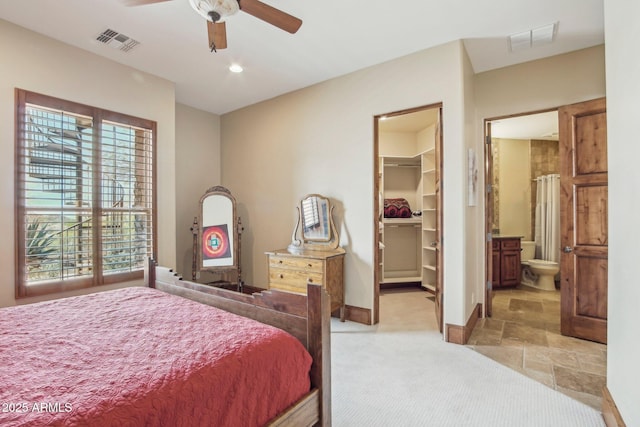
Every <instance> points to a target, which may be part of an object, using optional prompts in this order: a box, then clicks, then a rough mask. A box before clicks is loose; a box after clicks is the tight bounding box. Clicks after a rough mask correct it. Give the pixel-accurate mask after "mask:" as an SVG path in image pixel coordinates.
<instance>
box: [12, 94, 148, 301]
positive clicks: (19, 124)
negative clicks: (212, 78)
mask: <svg viewBox="0 0 640 427" xmlns="http://www.w3.org/2000/svg"><path fill="white" fill-rule="evenodd" d="M27 104H33V105H37V106H42V107H44V108H50V109H55V110H62V111H66V112H69V113H72V114H78V115H84V116H89V117H92V118H93V135H94V140H93V146H94V147H95V146H96V145H97V144H99V143H100V135H101V128H102V123H103V121H108V122H115V123H117V124H122V125H125V126H134V127H139V128H143V129H146V130H149V131H150V132H151V138H150V142H149V144H150V145H151V159H150V160H151V182H150V184H151V186H152V189H151V222H152V224H151V234H152V236H151V242H152V243H151V246H152V247H151V253H152V254H156V253H157V252H158V250H157V249H158V220H157V210H158V209H157V199H158V198H157V123H156V122H155V121H152V120H148V119H142V118H138V117H133V116H130V115H127V114H123V113H118V112H114V111H109V110H105V109H101V108H98V107H92V106H89V105H85V104H80V103H76V102H73V101H67V100H63V99H59V98H55V97H52V96H48V95H43V94H39V93H35V92H30V91H27V90H23V89H19V88H16V89H15V122H14V139H15V141H14V169H15V175H14V184H15V191H14V197H15V201H14V207H15V296H16V299H18V298H25V297H32V296H39V295H48V294H53V293H58V292H64V291H70V290H76V289H86V288H94V287H98V286H103V285H109V284H114V283H123V282H127V281H132V280H139V279H142V278H143V276H144V270H143V268H140V269H139V270H135V271H130V272H120V273H115V274H114V273H110V274H107V275H105V274H103V270H102V266H101V263H100V262H99V261H100V259H101V249H100V247H101V244H102V242H103V231H104V230H103V231H100V232H99V233H98V234H99V238H98V239H96V241H93V242H92V246H93V248H94V249H95V250H93V251H92V252H93V260H94V262H93V265H94V267H95V268H93V270H92V274H91V276H82V277H73V278H66V279H65V278H62V279H60V280H51V281H46V282H45V281H43V282H41V283H38V284H29V283H27V274H26V269H27V264H26V247H25V246H26V244H25V242H26V233H27V231H26V229H25V227H24V224H25V216H26V215H27V214H28V209H27V207H26V192H25V191H26V188H25V183H26V181H27V180H26V176H25V174H26V173H27V170H26V161H24V159H23V155H24V149H25V143H24V141H23V138H24V135H25V126H24V124H23V118H24V117H25V114H26V105H27ZM98 151H99V150H98ZM91 194H92V195H94V196H95V195H96V189H95V186H94V189H93V190H92V191H91ZM92 197H93V196H92ZM99 205H100V203H93V204H92V206H91V212H92V218H99V217H100V214H101V213H102V211H103V208H102V207H101V206H99ZM97 222H98V224H100V220H98V221H97ZM98 226H99V225H98ZM92 227H96V224H95V223H94V224H93V225H92Z"/></svg>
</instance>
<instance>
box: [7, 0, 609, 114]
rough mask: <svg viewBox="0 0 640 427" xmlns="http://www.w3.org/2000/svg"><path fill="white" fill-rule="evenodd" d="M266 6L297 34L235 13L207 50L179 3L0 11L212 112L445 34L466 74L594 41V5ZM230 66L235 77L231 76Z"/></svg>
mask: <svg viewBox="0 0 640 427" xmlns="http://www.w3.org/2000/svg"><path fill="white" fill-rule="evenodd" d="M264 2H265V3H267V4H269V5H271V6H273V7H276V8H278V9H281V10H283V11H285V12H287V13H289V14H291V15H294V16H296V17H298V18H300V19H302V21H303V24H302V27H301V28H300V30H299V31H298V32H297V33H296V34H293V35H292V34H289V33H286V32H284V31H282V30H279V29H277V28H275V27H273V26H271V25H269V24H266V23H264V22H263V21H260V20H258V19H256V18H254V17H253V16H250V15H248V14H246V13H244V12H242V11H241V12H239V13H238V14H236V15H234V16H232V17H230V18H229V19H228V20H227V23H226V24H227V39H228V48H227V49H225V50H220V51H218V52H217V53H210V52H209V49H208V46H207V31H206V23H205V21H204V19H203V18H202V17H201V16H200V15H198V14H197V13H196V12H195V11H194V10H193V9H191V7H190V5H189V2H188V0H172V1H166V2H162V3H158V4H151V5H146V6H137V7H126V6H125V5H124V4H123V2H122V0H19V1H18V0H0V18H2V19H5V20H7V21H10V22H13V23H16V24H18V25H21V26H23V27H26V28H28V29H31V30H33V31H37V32H39V33H42V34H44V35H47V36H49V37H51V38H54V39H58V40H61V41H63V42H65V43H68V44H71V45H74V46H77V47H79V48H82V49H85V50H88V51H90V52H93V53H95V54H97V55H101V56H104V57H107V58H110V59H112V60H114V61H117V62H120V63H123V64H126V65H129V66H131V67H134V68H137V69H139V70H142V71H146V72H149V73H152V74H155V75H157V76H160V77H163V78H166V79H168V80H170V81H173V82H175V84H176V100H177V101H178V102H180V103H183V104H186V105H190V106H192V107H195V108H199V109H202V110H205V111H209V112H212V113H216V114H223V113H226V112H229V111H233V110H235V109H238V108H241V107H244V106H246V105H250V104H253V103H256V102H259V101H262V100H265V99H269V98H273V97H275V96H278V95H280V94H283V93H287V92H290V91H293V90H296V89H300V88H303V87H306V86H310V85H313V84H315V83H318V82H321V81H324V80H327V79H330V78H333V77H336V76H340V75H343V74H347V73H349V72H352V71H355V70H358V69H362V68H365V67H368V66H371V65H374V64H377V63H381V62H384V61H388V60H391V59H394V58H397V57H400V56H404V55H407V54H410V53H413V52H417V51H419V50H423V49H426V48H429V47H432V46H437V45H440V44H443V43H446V42H449V41H452V40H464V43H465V46H466V48H467V51H468V53H469V57H470V59H471V62H472V64H473V67H474V70H475V72H476V73H477V72H482V71H487V70H490V69H494V68H500V67H504V66H508V65H512V64H516V63H520V62H525V61H529V60H533V59H539V58H542V57H546V56H551V55H556V54H560V53H565V52H569V51H572V50H577V49H582V48H586V47H591V46H595V45H598V44H602V43H604V22H603V0H562V1H558V0H535V1H532V0H447V1H443V0H403V1H396V2H389V1H388V0H323V1H317V0H316V1H314V0H264ZM554 22H557V23H558V29H557V34H556V40H555V41H554V42H553V43H551V44H548V45H544V46H540V47H536V48H532V49H528V50H525V51H518V52H515V53H511V52H509V49H508V42H507V36H508V35H510V34H513V33H518V32H522V31H527V30H530V29H534V28H538V27H541V26H545V25H548V24H551V23H554ZM107 28H110V29H113V30H115V31H118V32H120V33H123V34H125V35H127V36H129V37H131V38H133V39H135V40H137V41H139V42H140V45H139V46H137V47H136V48H135V49H133V50H131V51H130V52H128V53H125V52H122V51H120V50H116V49H113V48H111V47H109V46H106V45H104V44H101V43H99V42H97V41H96V40H95V38H96V36H97V35H98V34H100V33H101V32H102V31H104V30H106V29H107ZM234 62H235V63H239V64H240V65H242V66H243V67H244V69H245V71H244V73H242V74H232V73H231V72H229V70H228V67H229V65H230V64H231V63H234Z"/></svg>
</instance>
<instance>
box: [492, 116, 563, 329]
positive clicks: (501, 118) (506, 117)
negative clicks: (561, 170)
mask: <svg viewBox="0 0 640 427" xmlns="http://www.w3.org/2000/svg"><path fill="white" fill-rule="evenodd" d="M559 110H560V107H554V108H546V109H542V110H532V111H527V112H522V113H514V114H507V115H504V116H496V117H490V118H486V119H484V122H483V123H484V125H483V132H484V138H483V141H484V147H485V149H484V184H485V185H484V227H485V228H484V232H485V233H484V239H485V254H484V259H485V260H484V262H485V277H484V282H483V284H484V295H485V300H484V304H483V306H484V307H483V308H484V317H491V315H492V311H493V308H492V299H493V284H492V279H493V257H492V253H493V248H492V242H491V237H492V236H493V229H492V225H493V214H494V212H493V203H492V202H493V180H492V175H493V155H492V153H491V152H490V151H489V150H491V149H492V143H491V122H494V121H497V120H506V119H513V118H515V117H523V116H531V115H534V114H541V113H548V112H551V111H559Z"/></svg>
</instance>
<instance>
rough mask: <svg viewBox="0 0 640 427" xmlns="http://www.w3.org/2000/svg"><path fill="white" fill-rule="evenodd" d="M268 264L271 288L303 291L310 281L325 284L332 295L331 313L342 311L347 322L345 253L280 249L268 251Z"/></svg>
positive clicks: (339, 250) (339, 249) (342, 251)
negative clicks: (345, 308)
mask: <svg viewBox="0 0 640 427" xmlns="http://www.w3.org/2000/svg"><path fill="white" fill-rule="evenodd" d="M266 254H267V258H268V265H269V288H270V289H279V290H283V291H288V292H295V293H301V294H304V293H306V291H307V281H311V282H313V283H322V286H323V287H324V288H325V289H326V290H327V293H328V294H329V296H330V297H331V312H334V311H336V310H338V309H339V310H340V320H341V321H343V322H344V254H345V251H344V249H342V248H337V249H335V250H328V251H320V250H306V249H303V250H300V251H295V252H294V251H289V250H287V249H278V250H275V251H270V252H266Z"/></svg>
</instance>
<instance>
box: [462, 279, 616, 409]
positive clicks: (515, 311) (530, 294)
mask: <svg viewBox="0 0 640 427" xmlns="http://www.w3.org/2000/svg"><path fill="white" fill-rule="evenodd" d="M467 345H468V346H469V347H471V348H473V349H474V350H476V351H477V352H479V353H482V354H483V355H485V356H487V357H489V358H491V359H493V360H495V361H497V362H499V363H501V364H503V365H506V366H508V367H510V368H512V369H514V370H516V371H518V372H520V373H522V374H524V375H526V376H528V377H530V378H532V379H534V380H536V381H539V382H541V383H542V384H545V385H547V386H549V387H551V388H553V389H554V390H557V391H559V392H561V393H564V394H566V395H568V396H570V397H572V398H574V399H576V400H579V401H581V402H583V403H585V404H587V405H589V406H592V407H594V408H596V409H598V410H599V409H601V408H602V388H603V387H604V386H605V383H606V366H607V346H606V345H604V344H599V343H595V342H591V341H585V340H580V339H577V338H571V337H565V336H563V335H561V334H560V291H539V290H537V289H534V288H530V287H527V286H518V287H516V288H511V289H500V290H496V291H494V297H493V316H492V317H490V318H484V319H480V320H479V321H478V323H477V325H476V327H475V328H474V330H473V332H472V334H471V337H470V339H469V342H468V343H467Z"/></svg>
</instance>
